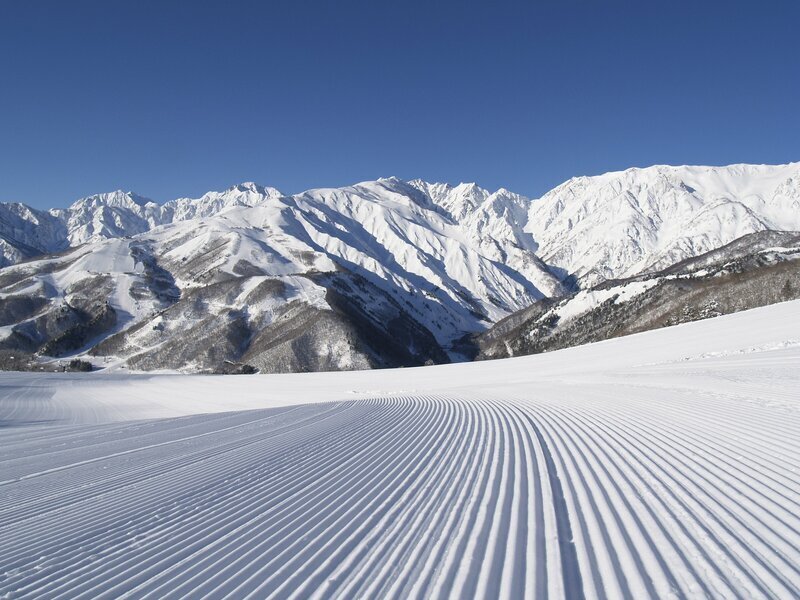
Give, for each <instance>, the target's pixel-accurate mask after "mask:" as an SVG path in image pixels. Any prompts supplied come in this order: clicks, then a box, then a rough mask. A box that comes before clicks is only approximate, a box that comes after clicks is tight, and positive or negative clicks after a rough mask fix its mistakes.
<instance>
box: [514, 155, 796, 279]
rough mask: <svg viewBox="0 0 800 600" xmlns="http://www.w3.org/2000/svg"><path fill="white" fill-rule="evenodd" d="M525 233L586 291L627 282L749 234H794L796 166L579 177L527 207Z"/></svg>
mask: <svg viewBox="0 0 800 600" xmlns="http://www.w3.org/2000/svg"><path fill="white" fill-rule="evenodd" d="M524 229H525V231H526V232H529V233H530V234H531V235H532V236H533V238H534V239H535V240H536V241H537V242H538V244H539V247H538V250H537V254H538V256H539V257H540V258H541V259H542V260H544V261H545V262H546V263H547V264H549V265H551V266H553V267H557V268H560V269H563V270H564V271H565V272H567V273H569V274H571V275H572V276H574V277H576V278H577V279H578V280H580V281H581V282H582V284H583V285H590V284H594V283H598V282H600V281H603V280H605V279H615V278H620V277H629V276H632V275H635V274H636V273H640V272H642V271H653V270H658V269H660V268H664V267H666V266H669V265H670V264H672V263H675V262H678V261H680V260H683V259H685V258H689V257H691V256H697V255H699V254H702V253H704V252H707V251H709V250H712V249H714V248H718V247H720V246H722V245H724V244H727V243H728V242H731V241H733V240H735V239H737V238H739V237H742V236H743V235H746V234H748V233H754V232H757V231H766V230H778V231H797V230H800V163H791V164H787V165H780V166H766V165H731V166H728V167H670V166H654V167H648V168H646V169H628V170H626V171H621V172H615V173H606V174H605V175H600V176H597V177H576V178H574V179H570V180H569V181H567V182H566V183H563V184H562V185H560V186H558V187H557V188H555V189H553V190H552V191H550V192H548V193H547V194H545V195H544V196H543V197H542V198H541V199H539V200H537V201H535V202H532V203H531V210H530V213H529V215H528V221H527V223H526V225H525V227H524Z"/></svg>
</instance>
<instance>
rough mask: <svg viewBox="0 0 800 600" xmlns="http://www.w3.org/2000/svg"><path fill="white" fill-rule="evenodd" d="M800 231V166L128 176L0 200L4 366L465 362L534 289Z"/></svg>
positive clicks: (530, 301) (652, 268) (572, 288)
mask: <svg viewBox="0 0 800 600" xmlns="http://www.w3.org/2000/svg"><path fill="white" fill-rule="evenodd" d="M799 230H800V163H792V164H787V165H780V166H765V165H732V166H728V167H670V166H654V167H648V168H643V169H638V168H634V169H628V170H626V171H621V172H614V173H607V174H604V175H600V176H596V177H578V178H573V179H571V180H569V181H567V182H565V183H563V184H562V185H560V186H558V187H556V188H555V189H553V190H552V191H550V192H548V193H546V194H545V195H544V196H542V197H541V198H539V199H533V200H532V199H529V198H526V197H525V196H522V195H519V194H516V193H513V192H510V191H508V190H506V189H500V190H497V191H495V192H490V191H488V190H485V189H483V188H481V187H479V186H477V185H475V184H460V185H456V186H451V185H448V184H443V183H427V182H424V181H421V180H411V181H402V180H400V179H397V178H393V177H392V178H387V179H379V180H377V181H370V182H363V183H359V184H356V185H353V186H348V187H344V188H325V189H315V190H309V191H306V192H303V193H300V194H294V195H287V194H283V193H281V192H280V191H278V190H276V189H274V188H270V187H263V186H260V185H257V184H254V183H244V184H241V185H237V186H234V187H231V188H229V189H227V190H225V191H222V192H209V193H207V194H205V195H203V196H202V197H200V198H196V199H191V198H180V199H177V200H172V201H169V202H166V203H164V204H158V203H156V202H153V201H151V200H148V199H146V198H143V197H141V196H139V195H137V194H134V193H132V192H123V191H116V192H111V193H106V194H98V195H95V196H90V197H87V198H83V199H81V200H78V201H77V202H75V203H74V204H72V205H71V206H70V207H69V208H67V209H52V210H49V211H40V210H35V209H32V208H30V207H28V206H26V205H24V204H14V203H8V204H0V266H2V268H0V363H2V364H3V365H5V366H6V367H9V366H11V367H19V366H20V365H23V364H30V359H31V357H36V358H37V359H39V360H40V359H41V357H54V358H58V357H73V356H81V357H84V358H89V360H91V361H93V362H95V363H96V364H112V365H117V366H126V367H128V368H135V369H142V370H153V369H174V370H182V371H222V372H227V371H236V370H237V369H240V368H241V367H242V366H243V365H249V366H251V367H254V368H256V369H259V370H261V371H265V372H279V371H303V370H334V369H354V368H369V367H382V366H400V365H408V366H411V365H418V364H425V363H430V362H433V363H438V362H447V361H450V360H463V359H465V358H468V357H470V356H472V355H473V354H474V352H475V346H474V340H475V336H476V335H480V334H481V332H484V331H486V330H488V329H490V328H491V327H492V326H493V325H494V324H496V323H498V322H500V321H502V320H504V319H506V318H509V317H510V316H512V315H514V314H517V313H518V312H519V311H524V310H530V307H531V306H532V305H538V306H543V305H545V304H546V303H548V302H552V301H553V299H559V298H571V297H573V296H574V295H575V294H579V293H581V292H584V293H585V292H586V291H587V290H590V289H594V288H595V287H597V286H603V285H606V286H607V285H613V284H614V282H617V281H621V280H626V279H630V278H635V277H639V276H643V275H646V274H650V275H654V274H657V273H661V272H662V271H664V270H665V269H668V268H669V267H671V266H672V265H675V264H679V263H681V262H682V261H686V260H688V259H693V258H696V257H698V256H701V255H704V254H705V253H708V252H710V251H713V250H715V249H718V248H721V247H723V246H725V245H726V244H729V243H731V242H733V241H735V240H738V239H747V236H748V235H751V234H757V233H759V232H792V231H799ZM10 357H13V358H10ZM20 361H22V362H20Z"/></svg>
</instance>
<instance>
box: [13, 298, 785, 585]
mask: <svg viewBox="0 0 800 600" xmlns="http://www.w3.org/2000/svg"><path fill="white" fill-rule="evenodd" d="M798 317H800V302H789V303H784V304H780V305H774V306H771V307H765V308H762V309H756V310H752V311H747V312H745V313H738V314H735V315H729V316H726V317H720V318H717V319H711V320H708V321H704V322H699V323H690V324H686V325H682V326H679V327H674V328H669V329H665V330H658V331H653V332H648V333H646V334H641V335H637V336H630V337H628V338H621V339H617V340H611V341H608V342H603V343H600V344H594V345H591V346H586V347H582V348H574V349H570V350H567V351H559V352H553V353H550V354H546V355H540V356H532V357H524V358H520V359H511V360H503V361H494V362H491V363H474V364H469V365H453V366H448V367H430V368H423V369H404V370H394V371H385V372H374V371H373V372H361V373H336V374H311V375H298V376H280V377H272V376H264V377H261V376H254V377H227V378H225V377H223V378H218V377H175V376H171V377H170V376H149V377H137V376H132V375H129V376H118V377H116V378H114V377H108V376H106V377H103V376H100V377H97V376H95V375H90V376H88V377H87V376H84V378H80V377H78V376H75V375H72V376H55V377H53V376H46V375H37V374H3V375H2V376H0V424H2V425H3V427H0V595H3V594H5V595H6V596H7V597H19V598H37V599H38V598H58V597H70V598H104V597H108V598H120V597H136V598H141V597H149V598H185V597H207V598H221V597H231V598H264V597H276V598H288V597H298V598H308V597H320V598H321V597H326V598H327V597H340V598H354V597H389V598H415V597H426V598H428V597H434V598H435V597H453V598H467V597H486V598H495V597H504V598H522V597H528V598H529V597H545V596H548V597H554V598H558V597H567V598H582V597H585V598H605V597H610V598H624V597H627V598H648V597H654V598H655V597H657V598H668V597H697V598H703V597H714V598H735V597H742V598H793V597H797V596H798V594H800V568H798V565H799V564H800V550H799V549H800V516H799V515H800V444H798V440H800V435H799V434H800V412H799V411H798V409H799V408H800V397H798V394H797V390H798V389H800V386H798V384H799V383H800V373H798V369H797V367H798V365H800V347H798V346H797V344H796V343H786V342H787V341H789V342H791V340H797V339H800V318H798ZM180 389H182V390H183V393H184V397H182V396H181V394H180V393H179V392H178V390H180ZM246 389H247V390H249V392H248V393H245V390H246ZM404 390H405V391H404ZM192 398H194V402H193V403H192V401H191V399H192ZM115 399H117V400H119V405H116V406H115ZM226 408H227V409H228V410H227V411H225V409H226ZM233 408H235V409H239V410H231V409H233ZM245 408H247V409H249V410H244V409H245ZM157 417H160V418H157Z"/></svg>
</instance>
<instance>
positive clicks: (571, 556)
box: [525, 415, 584, 598]
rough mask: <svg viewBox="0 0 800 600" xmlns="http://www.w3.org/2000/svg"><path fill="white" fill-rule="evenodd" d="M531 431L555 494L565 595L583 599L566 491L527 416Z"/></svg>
mask: <svg viewBox="0 0 800 600" xmlns="http://www.w3.org/2000/svg"><path fill="white" fill-rule="evenodd" d="M525 418H526V419H527V421H528V423H529V424H530V426H531V429H532V430H533V432H534V433H535V434H536V439H537V440H538V441H539V445H540V446H541V448H542V452H543V453H544V460H545V464H546V466H547V474H548V480H549V481H550V487H551V491H552V494H553V509H554V510H555V513H556V526H557V528H558V549H559V552H560V553H561V572H562V575H563V577H564V594H565V596H566V597H567V598H583V597H584V595H583V584H582V583H581V570H580V567H579V566H578V555H577V553H576V552H575V542H574V540H573V538H572V525H570V522H569V511H568V509H567V501H566V500H565V499H564V489H563V488H562V487H561V478H560V477H559V476H558V471H557V470H556V463H555V461H554V460H553V455H552V454H550V450H549V449H548V447H547V442H546V441H545V440H544V437H542V434H541V432H540V431H539V428H538V427H537V426H536V423H535V422H534V421H533V419H532V418H531V417H530V415H525Z"/></svg>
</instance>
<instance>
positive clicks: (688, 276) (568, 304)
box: [475, 231, 800, 359]
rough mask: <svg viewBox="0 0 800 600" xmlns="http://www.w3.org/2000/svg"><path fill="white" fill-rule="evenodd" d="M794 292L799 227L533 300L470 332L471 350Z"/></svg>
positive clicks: (586, 336)
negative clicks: (559, 295) (475, 333)
mask: <svg viewBox="0 0 800 600" xmlns="http://www.w3.org/2000/svg"><path fill="white" fill-rule="evenodd" d="M797 298H800V232H774V231H763V232H759V233H752V234H748V235H746V236H743V237H741V238H739V239H737V240H735V241H733V242H731V243H730V244H727V245H725V246H723V247H722V248H718V249H716V250H712V251H711V252H708V253H706V254H703V255H701V256H698V257H695V258H691V259H687V260H685V261H682V262H680V263H677V264H676V265H673V266H671V267H669V268H667V269H664V270H662V271H659V272H656V273H650V274H645V275H639V276H637V277H633V278H630V279H621V280H614V281H606V282H604V283H602V284H600V285H598V286H596V287H594V288H589V289H586V290H582V291H580V292H578V293H576V294H574V295H572V296H569V297H567V298H561V299H552V300H547V301H543V302H538V303H536V304H534V305H532V306H530V307H528V308H526V309H523V310H521V311H519V312H518V313H515V314H513V315H511V316H509V317H507V318H505V319H503V320H501V321H500V322H498V323H497V324H496V325H494V326H493V327H491V328H490V329H488V330H487V331H485V332H484V333H482V334H480V335H478V336H477V337H476V338H475V342H476V347H477V349H478V358H480V359H487V358H505V357H509V356H519V355H524V354H535V353H539V352H549V351H551V350H558V349H560V348H567V347H570V346H577V345H580V344H586V343H590V342H596V341H600V340H604V339H608V338H613V337H619V336H622V335H629V334H632V333H639V332H642V331H648V330H651V329H658V328H660V327H665V326H669V325H677V324H679V323H685V322H688V321H696V320H699V319H704V318H707V317H713V316H717V315H721V314H728V313H733V312H738V311H741V310H746V309H750V308H756V307H759V306H764V305H768V304H773V303H775V302H782V301H786V300H794V299H797Z"/></svg>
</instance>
